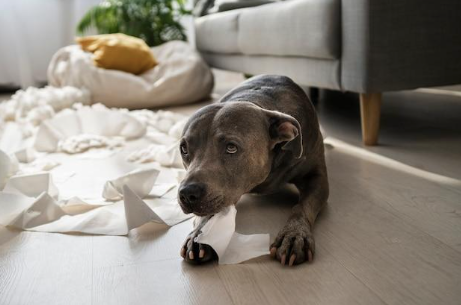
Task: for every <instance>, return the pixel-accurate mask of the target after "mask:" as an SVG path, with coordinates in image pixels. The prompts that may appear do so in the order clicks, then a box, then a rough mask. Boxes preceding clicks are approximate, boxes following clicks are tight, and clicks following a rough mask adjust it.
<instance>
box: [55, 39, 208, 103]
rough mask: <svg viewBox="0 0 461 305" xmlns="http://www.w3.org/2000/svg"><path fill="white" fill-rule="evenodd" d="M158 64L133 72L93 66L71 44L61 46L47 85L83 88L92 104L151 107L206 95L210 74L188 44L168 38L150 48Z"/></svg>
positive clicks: (83, 53) (191, 100)
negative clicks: (135, 73)
mask: <svg viewBox="0 0 461 305" xmlns="http://www.w3.org/2000/svg"><path fill="white" fill-rule="evenodd" d="M151 50H152V52H153V54H154V56H155V58H156V60H157V61H158V63H159V64H158V65H157V66H155V67H154V68H153V69H151V70H149V71H147V72H145V73H143V74H141V75H134V74H130V73H126V72H122V71H117V70H106V69H101V68H98V67H96V66H95V65H94V64H93V61H92V54H91V53H87V52H84V51H82V49H81V48H80V46H77V45H72V46H68V47H65V48H62V49H60V50H59V51H58V52H57V53H56V54H55V55H54V56H53V58H52V60H51V63H50V66H49V68H48V80H49V82H50V85H52V86H57V87H63V86H74V87H79V88H81V87H85V88H87V89H88V90H89V91H90V92H91V95H92V100H93V102H94V103H102V104H104V105H106V106H108V107H122V108H131V109H133V108H151V107H160V106H171V105H180V104H188V103H193V102H196V101H198V100H201V99H204V98H206V97H208V96H209V94H210V93H211V90H212V89H213V75H212V73H211V70H210V68H209V67H208V66H207V64H206V63H205V62H204V60H203V59H202V58H201V57H200V55H199V54H198V53H197V52H196V51H195V50H194V49H193V48H192V47H191V46H190V45H189V44H187V43H185V42H182V41H171V42H167V43H165V44H163V45H161V46H158V47H154V48H152V49H151Z"/></svg>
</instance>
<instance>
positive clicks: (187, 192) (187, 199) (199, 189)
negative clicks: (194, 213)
mask: <svg viewBox="0 0 461 305" xmlns="http://www.w3.org/2000/svg"><path fill="white" fill-rule="evenodd" d="M205 189H206V187H205V184H203V183H188V184H186V185H184V186H182V187H181V188H180V189H179V200H181V202H182V203H183V204H188V205H192V204H194V203H197V202H200V200H202V198H203V197H204V196H205Z"/></svg>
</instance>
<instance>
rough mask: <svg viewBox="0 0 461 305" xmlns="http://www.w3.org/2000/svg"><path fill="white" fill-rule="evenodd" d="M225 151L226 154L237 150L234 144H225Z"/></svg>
mask: <svg viewBox="0 0 461 305" xmlns="http://www.w3.org/2000/svg"><path fill="white" fill-rule="evenodd" d="M226 152H227V153H228V154H235V153H236V152H237V146H235V145H234V144H227V146H226Z"/></svg>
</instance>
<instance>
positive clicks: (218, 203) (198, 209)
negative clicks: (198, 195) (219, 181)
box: [178, 195, 224, 216]
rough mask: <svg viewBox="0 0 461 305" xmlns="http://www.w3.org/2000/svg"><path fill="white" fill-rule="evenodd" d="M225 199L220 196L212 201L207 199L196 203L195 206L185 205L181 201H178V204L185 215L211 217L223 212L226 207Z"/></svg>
mask: <svg viewBox="0 0 461 305" xmlns="http://www.w3.org/2000/svg"><path fill="white" fill-rule="evenodd" d="M223 199H224V198H223V196H221V195H218V196H215V197H213V198H211V199H208V200H207V199H205V200H202V201H201V202H198V203H195V204H194V205H193V206H188V205H185V204H183V203H182V202H181V200H178V202H179V205H180V207H181V209H182V211H183V212H184V213H185V214H190V213H192V214H194V215H196V216H209V215H214V214H216V213H219V212H220V211H221V210H222V208H223V207H224V200H223Z"/></svg>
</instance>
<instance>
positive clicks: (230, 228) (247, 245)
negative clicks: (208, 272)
mask: <svg viewBox="0 0 461 305" xmlns="http://www.w3.org/2000/svg"><path fill="white" fill-rule="evenodd" d="M236 215H237V210H236V208H235V206H233V205H232V206H230V207H227V208H226V209H224V210H223V211H221V212H220V213H218V214H215V215H214V216H213V217H211V219H210V220H208V222H207V223H206V224H205V225H204V226H203V228H202V230H201V231H202V233H201V234H199V235H198V236H197V237H196V238H195V242H197V243H201V244H207V245H209V246H210V247H212V248H213V249H214V250H215V251H216V254H217V255H218V258H219V264H238V263H241V262H243V261H246V260H249V259H251V258H255V257H258V256H261V255H266V254H269V239H270V236H269V234H252V235H243V234H239V233H237V232H235V218H236ZM196 223H200V221H197V222H196Z"/></svg>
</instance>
